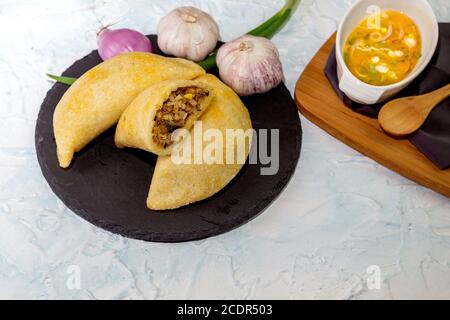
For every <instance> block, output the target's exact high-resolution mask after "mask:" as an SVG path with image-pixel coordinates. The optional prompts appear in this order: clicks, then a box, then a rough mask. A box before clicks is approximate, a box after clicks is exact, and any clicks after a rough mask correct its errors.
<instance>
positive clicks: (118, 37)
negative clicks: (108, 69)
mask: <svg viewBox="0 0 450 320" xmlns="http://www.w3.org/2000/svg"><path fill="white" fill-rule="evenodd" d="M97 43H98V53H99V55H100V57H101V58H102V59H103V60H108V59H110V58H112V57H115V56H117V55H119V54H121V53H125V52H133V51H139V52H153V46H152V43H151V42H150V40H149V39H148V38H147V37H146V36H145V35H143V34H142V33H140V32H138V31H135V30H131V29H117V30H109V29H108V28H103V29H102V30H100V32H99V33H98V37H97Z"/></svg>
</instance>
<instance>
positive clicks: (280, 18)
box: [47, 0, 300, 86]
mask: <svg viewBox="0 0 450 320" xmlns="http://www.w3.org/2000/svg"><path fill="white" fill-rule="evenodd" d="M299 3H300V0H287V1H286V4H285V5H284V7H283V8H281V10H280V11H278V12H277V13H275V15H273V16H272V17H271V18H270V19H269V20H267V21H266V22H264V23H263V24H261V25H260V26H258V27H256V28H255V29H253V30H250V31H249V32H247V34H249V35H252V36H257V37H263V38H267V39H271V38H272V37H273V36H274V35H275V34H276V33H277V32H278V31H280V30H281V29H282V28H283V27H284V25H285V24H286V23H287V22H288V21H289V19H290V18H291V16H292V14H293V13H294V12H295V10H296V9H297V7H298V5H299ZM217 52H218V49H216V50H214V51H213V52H212V53H211V54H210V55H209V56H208V57H207V58H206V59H205V60H203V61H200V62H198V64H199V65H200V66H201V67H203V69H205V70H210V69H212V68H214V67H216V57H217ZM47 76H48V77H49V78H51V79H53V80H55V81H57V82H59V83H62V84H66V85H69V86H70V85H72V84H73V83H74V82H75V81H76V80H77V78H72V77H59V76H55V75H52V74H47Z"/></svg>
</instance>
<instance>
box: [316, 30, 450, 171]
mask: <svg viewBox="0 0 450 320" xmlns="http://www.w3.org/2000/svg"><path fill="white" fill-rule="evenodd" d="M439 32H440V39H439V44H438V49H437V50H436V54H435V55H434V57H433V60H432V61H431V63H430V64H429V66H428V67H427V69H425V70H424V71H423V72H422V73H421V74H420V76H419V77H418V78H417V79H416V80H415V81H414V82H413V83H412V84H410V85H409V86H408V87H407V88H406V89H404V90H403V91H402V92H400V93H399V94H398V95H397V96H395V97H394V98H393V99H396V98H400V97H404V96H414V95H420V94H424V93H428V92H430V91H434V90H437V89H439V88H441V87H443V86H445V85H447V84H448V83H450V23H440V24H439ZM324 71H325V75H326V76H327V78H328V80H329V81H330V83H331V85H332V87H333V89H334V90H335V91H336V93H337V95H338V96H339V97H340V98H341V99H342V100H343V101H344V103H345V105H347V106H348V107H350V108H352V110H354V111H356V112H358V113H361V114H363V115H365V116H368V117H371V118H377V117H378V112H379V111H380V109H381V107H382V106H383V104H384V103H383V104H376V105H363V104H359V103H356V102H354V101H352V100H350V99H349V98H348V97H347V96H346V95H345V94H344V93H343V92H342V91H341V90H339V81H338V78H337V65H336V51H335V49H334V48H333V50H332V51H331V53H330V56H329V58H328V61H327V64H326V66H325V70H324ZM409 141H410V142H411V143H412V144H414V145H415V146H416V148H417V149H419V150H420V151H421V152H422V153H423V154H424V155H425V156H427V157H428V158H429V159H430V160H431V161H432V162H433V163H434V164H435V165H436V166H437V167H439V168H440V169H442V170H444V169H447V168H449V167H450V98H449V99H446V100H444V101H443V102H442V103H441V104H440V105H439V106H437V107H436V108H435V109H434V110H433V112H431V114H430V116H429V117H428V119H427V121H426V122H425V124H424V125H423V126H422V128H420V130H419V131H417V132H415V133H414V134H412V135H411V136H410V137H409Z"/></svg>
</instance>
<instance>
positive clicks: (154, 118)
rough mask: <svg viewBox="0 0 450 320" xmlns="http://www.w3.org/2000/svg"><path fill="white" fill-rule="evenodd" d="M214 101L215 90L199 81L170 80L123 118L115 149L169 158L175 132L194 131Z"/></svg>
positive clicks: (143, 97)
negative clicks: (195, 124) (140, 151)
mask: <svg viewBox="0 0 450 320" xmlns="http://www.w3.org/2000/svg"><path fill="white" fill-rule="evenodd" d="M212 97H213V93H212V87H211V86H209V85H208V84H205V83H203V82H200V81H193V80H169V81H164V82H160V83H157V84H155V85H153V86H151V87H150V88H148V89H146V90H145V91H143V92H142V93H141V94H139V95H138V97H137V98H136V99H134V100H133V102H132V103H131V104H130V106H129V107H128V108H127V109H126V110H125V112H124V113H123V114H122V117H121V118H120V121H119V124H118V125H117V129H116V136H115V142H116V146H117V147H118V148H124V147H130V148H139V149H142V150H145V151H148V152H152V153H155V154H157V155H160V156H165V155H169V154H170V153H171V150H172V147H173V140H172V134H173V132H175V131H176V130H177V129H181V128H182V129H186V130H189V129H191V127H192V125H193V124H194V122H195V120H197V119H198V118H199V117H200V116H201V115H202V113H203V112H204V111H205V110H206V109H207V107H208V106H209V104H210V103H211V99H212Z"/></svg>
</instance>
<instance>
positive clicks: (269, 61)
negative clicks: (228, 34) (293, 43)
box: [217, 35, 283, 96]
mask: <svg viewBox="0 0 450 320" xmlns="http://www.w3.org/2000/svg"><path fill="white" fill-rule="evenodd" d="M217 66H218V67H219V72H220V77H221V78H222V80H223V81H224V82H225V83H226V84H228V85H229V86H230V87H231V88H233V90H234V91H235V92H236V93H237V94H239V95H241V96H249V95H252V94H255V93H264V92H267V91H269V90H271V89H272V88H274V87H276V86H277V85H279V84H280V82H281V81H282V80H283V67H282V65H281V61H280V55H279V53H278V49H277V48H276V47H275V45H274V44H273V43H272V42H271V41H270V40H267V39H265V38H261V37H255V36H250V35H245V36H242V37H240V38H238V39H236V40H234V41H231V42H228V43H226V44H224V45H223V46H222V47H221V48H220V49H219V52H218V54H217Z"/></svg>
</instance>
